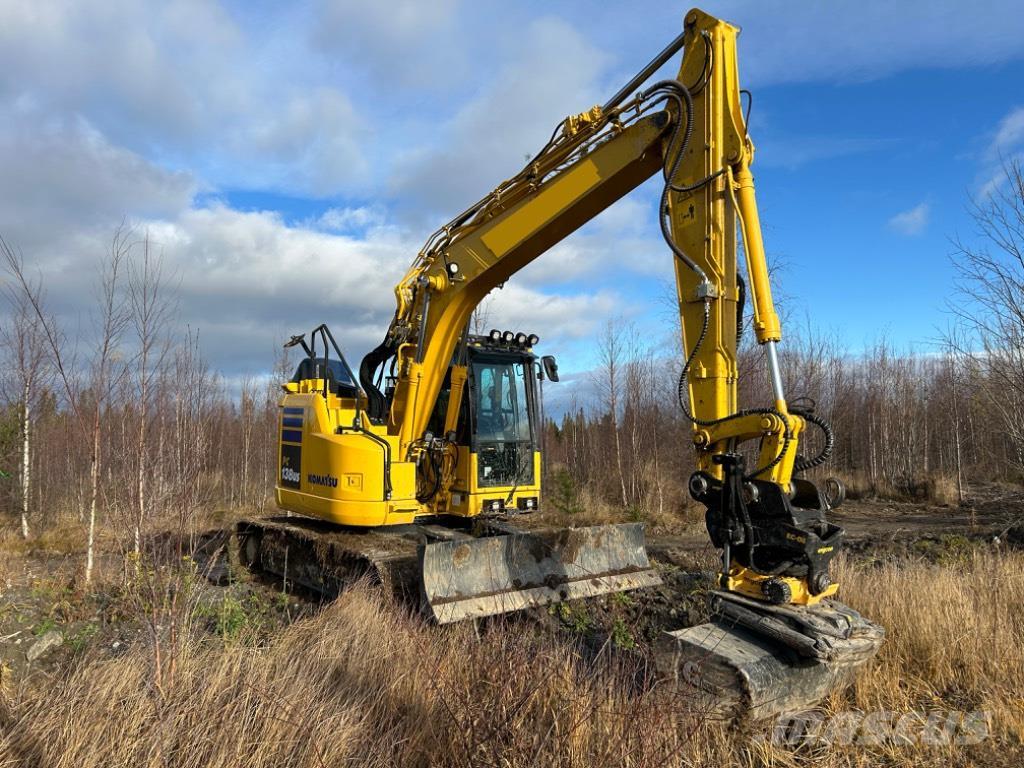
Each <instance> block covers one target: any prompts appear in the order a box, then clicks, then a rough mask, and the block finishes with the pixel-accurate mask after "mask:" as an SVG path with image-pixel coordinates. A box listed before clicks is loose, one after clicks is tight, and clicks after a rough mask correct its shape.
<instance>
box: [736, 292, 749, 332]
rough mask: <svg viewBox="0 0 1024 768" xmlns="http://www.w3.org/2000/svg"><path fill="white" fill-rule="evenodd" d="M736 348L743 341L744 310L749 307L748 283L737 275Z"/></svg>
mask: <svg viewBox="0 0 1024 768" xmlns="http://www.w3.org/2000/svg"><path fill="white" fill-rule="evenodd" d="M736 293H737V296H736V346H737V347H738V346H739V345H740V342H741V341H742V340H743V310H744V308H745V307H746V305H747V283H746V282H745V281H744V280H743V278H742V277H740V276H739V275H736Z"/></svg>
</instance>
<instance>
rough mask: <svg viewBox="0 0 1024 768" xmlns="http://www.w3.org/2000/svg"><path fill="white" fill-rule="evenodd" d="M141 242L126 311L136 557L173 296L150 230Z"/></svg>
mask: <svg viewBox="0 0 1024 768" xmlns="http://www.w3.org/2000/svg"><path fill="white" fill-rule="evenodd" d="M141 245H142V254H141V257H140V258H139V259H137V260H135V261H134V262H130V263H129V265H128V266H129V269H128V303H129V310H130V311H129V314H130V317H131V324H132V327H133V329H134V331H135V341H136V344H137V350H136V360H135V384H136V390H135V391H136V397H137V400H138V401H137V406H138V414H139V424H138V433H137V442H136V451H135V455H136V474H135V493H136V499H135V520H134V525H133V526H132V534H133V536H132V539H133V548H132V551H133V552H134V553H135V555H136V556H138V555H139V551H140V548H141V540H142V528H143V526H144V525H145V520H146V515H147V511H148V505H149V497H150V490H149V488H148V484H147V480H148V477H149V474H150V465H149V452H150V446H149V431H150V419H151V408H150V404H151V403H150V401H151V399H152V396H153V389H154V384H155V379H156V378H157V377H159V376H160V375H162V373H163V372H164V371H165V369H166V364H167V360H168V355H169V354H170V351H171V343H170V339H169V338H168V336H167V329H168V324H169V323H170V321H171V319H172V316H173V311H174V304H173V299H172V298H170V297H169V296H168V295H167V291H166V288H167V286H166V284H165V278H164V274H163V259H162V258H161V256H159V255H157V254H155V253H154V252H153V246H152V242H151V241H150V238H149V233H146V236H145V237H144V238H143V240H142V244H141Z"/></svg>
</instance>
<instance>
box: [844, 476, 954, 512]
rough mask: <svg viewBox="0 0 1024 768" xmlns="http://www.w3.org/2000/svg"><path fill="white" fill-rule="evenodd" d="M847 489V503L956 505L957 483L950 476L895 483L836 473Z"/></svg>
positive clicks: (883, 479) (923, 477)
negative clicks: (877, 500) (904, 502)
mask: <svg viewBox="0 0 1024 768" xmlns="http://www.w3.org/2000/svg"><path fill="white" fill-rule="evenodd" d="M836 474H837V476H838V477H839V479H840V480H842V481H843V484H844V485H845V486H846V495H847V497H848V498H850V499H890V500H893V501H914V502H923V503H930V504H938V505H941V506H952V505H955V504H958V503H959V495H958V493H957V487H956V480H955V479H954V478H952V477H950V476H949V475H944V474H941V473H935V472H933V473H929V474H927V475H922V476H920V477H913V478H905V479H903V480H900V481H898V482H894V481H891V480H889V479H887V478H884V477H878V478H872V477H870V476H869V475H868V474H867V473H864V472H839V473H836Z"/></svg>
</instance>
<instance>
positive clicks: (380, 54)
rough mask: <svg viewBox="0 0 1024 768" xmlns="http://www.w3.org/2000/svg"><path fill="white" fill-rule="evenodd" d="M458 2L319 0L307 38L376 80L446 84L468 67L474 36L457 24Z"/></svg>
mask: <svg viewBox="0 0 1024 768" xmlns="http://www.w3.org/2000/svg"><path fill="white" fill-rule="evenodd" d="M462 6H463V3H462V0H433V2H429V3H425V2H422V0H390V1H389V2H386V3H384V2H380V0H320V2H318V3H317V8H316V12H315V18H316V22H315V24H314V30H313V39H314V41H315V43H316V45H317V46H319V47H320V49H321V50H323V51H324V52H325V53H327V54H328V55H329V56H330V57H331V58H333V59H336V60H339V61H341V62H344V63H345V64H346V65H347V66H348V67H351V68H355V69H358V70H359V71H360V72H362V73H365V74H366V76H368V77H369V78H371V79H372V80H373V81H374V82H375V83H377V84H379V85H382V86H387V87H388V88H390V89H393V88H394V87H395V86H396V85H397V86H400V87H413V88H428V89H432V90H433V89H437V88H446V87H450V86H451V84H452V83H451V80H452V78H453V75H454V74H455V73H459V74H465V72H466V70H467V68H468V67H467V64H468V57H469V55H470V52H469V46H468V45H467V43H468V42H469V41H472V40H473V37H474V36H473V35H472V34H469V33H468V31H466V30H464V29H463V28H462V26H461V25H460V24H459V20H460V16H462V15H463V13H462V11H463V8H462ZM460 29H462V30H463V34H462V35H461V36H460V35H459V34H458V31H459V30H460ZM392 93H393V91H392Z"/></svg>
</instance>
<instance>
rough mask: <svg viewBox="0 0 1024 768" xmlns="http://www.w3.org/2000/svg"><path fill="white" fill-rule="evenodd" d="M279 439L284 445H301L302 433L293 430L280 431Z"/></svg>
mask: <svg viewBox="0 0 1024 768" xmlns="http://www.w3.org/2000/svg"><path fill="white" fill-rule="evenodd" d="M281 439H282V440H283V441H284V442H286V443H301V442H302V433H301V432H298V431H296V430H294V429H282V430H281Z"/></svg>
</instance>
